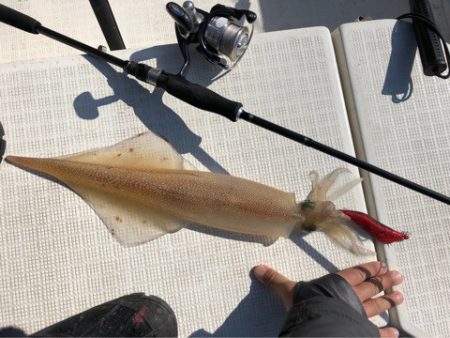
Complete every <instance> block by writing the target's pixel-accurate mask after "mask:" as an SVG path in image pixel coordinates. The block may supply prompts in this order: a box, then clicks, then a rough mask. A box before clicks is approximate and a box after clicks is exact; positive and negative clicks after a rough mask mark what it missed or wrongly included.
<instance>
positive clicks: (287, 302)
mask: <svg viewBox="0 0 450 338" xmlns="http://www.w3.org/2000/svg"><path fill="white" fill-rule="evenodd" d="M253 274H254V275H255V277H256V279H257V280H258V281H260V282H261V283H262V284H264V285H265V286H266V287H268V288H269V289H271V290H273V291H275V293H276V294H277V295H278V296H279V297H280V298H281V300H282V301H283V304H284V306H285V307H286V309H287V310H290V308H291V307H292V302H293V299H294V287H295V285H296V284H297V283H295V282H294V281H291V280H290V279H289V278H287V277H285V276H283V275H282V274H281V273H279V272H278V271H276V270H274V269H272V268H271V267H270V266H267V265H258V266H256V267H254V268H253Z"/></svg>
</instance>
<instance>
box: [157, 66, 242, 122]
mask: <svg viewBox="0 0 450 338" xmlns="http://www.w3.org/2000/svg"><path fill="white" fill-rule="evenodd" d="M156 86H157V87H161V88H163V89H165V90H166V91H167V92H168V93H169V94H171V95H173V96H175V97H177V98H179V99H180V100H182V101H184V102H187V103H189V104H191V105H193V106H195V107H197V108H199V109H202V110H206V111H209V112H212V113H216V114H219V115H222V116H223V117H226V118H227V119H229V120H231V121H233V122H236V121H237V120H238V118H239V114H240V112H241V108H242V103H240V102H236V101H231V100H228V99H226V98H224V97H223V96H221V95H219V94H217V93H215V92H213V91H212V90H210V89H208V88H206V87H203V86H200V85H198V84H195V83H192V82H189V81H187V80H186V79H184V78H182V77H180V76H177V75H173V74H168V73H165V72H162V73H161V75H160V76H159V77H158V80H157V82H156Z"/></svg>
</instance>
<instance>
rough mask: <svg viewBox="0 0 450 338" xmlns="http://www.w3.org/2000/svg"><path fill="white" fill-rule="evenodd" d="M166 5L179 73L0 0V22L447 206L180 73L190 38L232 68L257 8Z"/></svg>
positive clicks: (246, 40) (183, 70) (213, 58)
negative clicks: (110, 49)
mask: <svg viewBox="0 0 450 338" xmlns="http://www.w3.org/2000/svg"><path fill="white" fill-rule="evenodd" d="M166 9H167V11H168V12H169V14H170V15H171V16H172V18H173V19H174V20H175V22H176V25H175V26H176V34H177V39H178V43H179V45H180V49H181V52H182V54H183V57H184V59H185V62H184V65H183V67H182V68H181V70H180V72H179V73H178V74H170V73H167V72H165V71H164V70H161V69H157V68H154V67H150V66H148V65H146V64H143V63H138V62H134V61H130V60H122V59H120V58H118V57H116V56H114V55H111V54H108V53H105V52H103V51H101V50H99V49H96V48H93V47H91V46H88V45H86V44H84V43H82V42H79V41H77V40H74V39H72V38H70V37H68V36H65V35H63V34H60V33H58V32H55V31H53V30H51V29H49V28H47V27H45V26H43V25H42V24H41V23H40V22H39V21H37V20H36V19H34V18H31V17H29V16H28V15H25V14H23V13H20V12H18V11H16V10H14V9H11V8H9V7H6V6H4V5H1V4H0V21H2V22H4V23H6V24H9V25H11V26H14V27H16V28H18V29H21V30H24V31H26V32H28V33H32V34H42V35H45V36H47V37H49V38H52V39H55V40H57V41H59V42H62V43H64V44H66V45H69V46H71V47H74V48H76V49H78V50H81V51H83V52H85V53H88V54H91V55H95V56H97V57H99V58H102V59H103V60H105V61H106V62H108V63H111V64H113V65H115V66H118V67H120V68H122V69H123V70H124V71H125V72H126V73H128V74H130V75H133V76H135V77H136V78H137V79H139V80H141V81H143V82H146V83H148V84H150V85H152V86H155V87H160V88H163V89H164V90H166V91H167V92H168V93H169V94H171V95H173V96H175V97H177V98H178V99H180V100H182V101H184V102H186V103H189V104H190V105H193V106H195V107H197V108H199V109H202V110H206V111H209V112H212V113H216V114H219V115H221V116H223V117H225V118H227V119H229V120H231V121H233V122H236V121H238V120H245V121H247V122H250V123H252V124H254V125H257V126H259V127H262V128H264V129H267V130H269V131H271V132H274V133H276V134H279V135H282V136H284V137H286V138H288V139H291V140H293V141H295V142H297V143H300V144H302V145H304V146H307V147H310V148H313V149H316V150H318V151H320V152H323V153H325V154H328V155H330V156H333V157H335V158H338V159H340V160H342V161H344V162H347V163H350V164H352V165H355V166H357V167H359V168H361V169H364V170H366V171H368V172H371V173H373V174H375V175H378V176H380V177H383V178H385V179H387V180H390V181H392V182H395V183H397V184H399V185H402V186H404V187H406V188H409V189H411V190H414V191H416V192H418V193H421V194H423V195H426V196H428V197H431V198H433V199H435V200H437V201H440V202H443V203H445V204H448V205H450V197H448V196H446V195H443V194H441V193H439V192H436V191H434V190H431V189H429V188H426V187H424V186H422V185H420V184H417V183H415V182H412V181H410V180H408V179H406V178H403V177H401V176H398V175H396V174H393V173H391V172H389V171H387V170H384V169H382V168H379V167H377V166H375V165H373V164H370V163H368V162H366V161H363V160H360V159H358V158H356V157H353V156H350V155H348V154H346V153H344V152H341V151H339V150H337V149H334V148H332V147H329V146H327V145H325V144H322V143H320V142H317V141H314V140H313V139H311V138H309V137H307V136H304V135H302V134H299V133H297V132H294V131H292V130H289V129H287V128H284V127H282V126H279V125H277V124H275V123H272V122H270V121H267V120H265V119H262V118H260V117H258V116H256V115H253V114H250V113H248V112H246V111H245V110H244V109H243V105H242V103H240V102H236V101H232V100H229V99H227V98H225V97H223V96H221V95H219V94H217V93H215V92H214V91H212V90H210V89H208V88H206V87H203V86H200V85H198V84H195V83H192V82H190V81H188V80H186V79H185V78H184V75H185V74H186V71H187V69H188V67H189V62H190V57H189V52H188V48H187V47H188V46H189V44H192V43H195V44H197V45H198V47H197V50H198V51H200V52H201V53H202V54H203V55H204V56H205V57H206V58H207V59H208V61H210V62H212V63H214V64H217V65H219V66H221V67H222V68H223V69H227V70H229V69H231V68H232V67H234V65H235V64H236V63H237V62H238V61H239V60H240V58H241V57H242V55H243V54H244V53H245V50H246V49H247V47H248V43H249V42H250V39H251V31H250V30H249V29H248V28H247V27H244V26H242V25H240V24H239V21H242V20H246V21H247V23H250V24H251V23H253V22H254V21H255V20H256V14H255V13H253V12H251V11H248V10H238V9H234V8H231V7H226V6H223V5H216V6H214V7H213V8H212V9H211V11H210V13H208V12H205V11H203V10H200V9H198V8H195V7H194V5H193V4H192V3H191V2H189V1H187V2H186V3H185V4H184V5H183V7H181V6H179V5H177V4H175V3H173V2H170V3H168V4H167V6H166Z"/></svg>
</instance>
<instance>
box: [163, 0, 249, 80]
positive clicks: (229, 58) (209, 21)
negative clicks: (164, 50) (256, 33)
mask: <svg viewBox="0 0 450 338" xmlns="http://www.w3.org/2000/svg"><path fill="white" fill-rule="evenodd" d="M166 9H167V12H168V13H169V14H170V16H171V17H172V18H173V19H174V20H175V31H176V36H177V40H178V45H179V47H180V50H181V53H182V55H183V58H184V64H183V67H182V68H181V70H180V72H179V73H178V75H179V76H182V77H184V76H185V75H186V72H187V69H188V68H189V65H190V62H191V59H190V52H189V45H191V44H195V45H197V51H198V52H199V53H200V54H201V55H203V56H204V57H205V58H206V59H207V60H208V61H209V62H211V63H213V64H215V65H218V66H220V67H221V68H222V69H224V70H225V71H226V72H225V73H227V72H229V71H230V70H231V69H232V68H233V67H234V66H236V64H237V63H238V62H239V60H240V59H241V58H242V56H243V55H244V54H245V51H246V50H247V48H248V45H249V44H250V41H251V38H252V35H253V23H254V22H255V20H256V18H257V16H256V14H255V13H254V12H252V11H249V10H243V9H236V8H232V7H226V6H223V5H215V6H214V7H213V8H211V11H210V12H209V13H208V12H206V11H204V10H202V9H200V8H196V7H195V6H194V4H193V3H192V1H185V2H184V4H183V6H182V7H181V6H179V5H178V4H176V3H174V2H169V3H168V4H167V5H166Z"/></svg>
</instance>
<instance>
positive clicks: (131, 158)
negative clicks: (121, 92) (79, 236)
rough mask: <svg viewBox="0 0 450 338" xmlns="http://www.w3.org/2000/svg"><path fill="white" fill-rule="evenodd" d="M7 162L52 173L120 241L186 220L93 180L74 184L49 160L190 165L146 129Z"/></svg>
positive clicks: (134, 240)
mask: <svg viewBox="0 0 450 338" xmlns="http://www.w3.org/2000/svg"><path fill="white" fill-rule="evenodd" d="M7 160H8V162H10V163H12V164H14V165H17V166H19V167H22V168H25V169H31V170H34V171H37V172H41V173H44V174H47V175H50V176H53V177H55V178H56V179H58V180H60V181H61V182H62V183H64V184H66V185H67V186H68V187H70V188H71V189H72V190H73V191H75V192H76V193H78V194H79V195H80V196H81V197H82V198H83V200H85V201H86V202H87V203H88V204H89V205H90V206H91V208H92V209H93V210H94V211H95V212H96V214H97V215H98V216H99V217H100V218H101V219H102V221H103V222H104V223H105V225H106V226H107V228H108V229H109V231H110V232H111V233H112V234H113V236H114V237H115V238H116V239H117V240H118V241H119V242H120V243H121V244H123V245H127V246H133V245H137V244H141V243H144V242H147V241H150V240H153V239H156V238H158V237H160V236H162V235H164V234H166V233H171V232H175V231H177V230H179V229H181V228H182V227H183V226H185V225H186V222H185V221H182V220H180V219H177V218H176V217H174V216H171V215H167V214H164V213H163V212H161V211H159V210H154V209H152V208H151V207H148V206H146V205H143V204H141V203H139V202H134V201H130V200H129V199H128V198H127V197H125V196H123V195H121V194H120V193H112V192H107V191H105V190H102V189H99V187H98V186H96V185H95V184H93V185H87V184H84V185H80V184H77V179H76V177H75V176H76V175H75V174H73V173H72V174H70V175H72V176H74V177H72V176H70V175H69V176H67V175H66V176H65V178H64V179H63V178H60V177H58V175H57V174H54V173H53V170H52V165H51V162H53V163H54V162H56V161H65V162H66V163H67V165H70V163H74V165H79V164H78V163H86V164H94V165H103V166H111V167H116V168H123V169H129V170H140V171H149V170H155V169H178V170H180V169H186V170H193V169H195V167H193V166H192V165H191V164H190V163H189V162H188V161H186V160H185V159H184V158H183V157H182V156H181V155H179V154H178V153H177V152H176V151H175V149H174V148H173V147H172V146H171V145H170V144H169V143H168V142H166V141H165V140H163V139H162V138H160V137H158V136H157V135H155V134H153V133H151V132H147V133H143V134H139V135H138V136H135V137H133V138H130V139H127V140H124V141H122V142H120V143H117V144H116V145H113V146H109V147H105V148H100V149H96V150H91V151H86V152H82V153H77V154H73V155H67V156H61V157H57V158H53V159H32V158H23V157H16V156H10V157H8V158H7Z"/></svg>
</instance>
